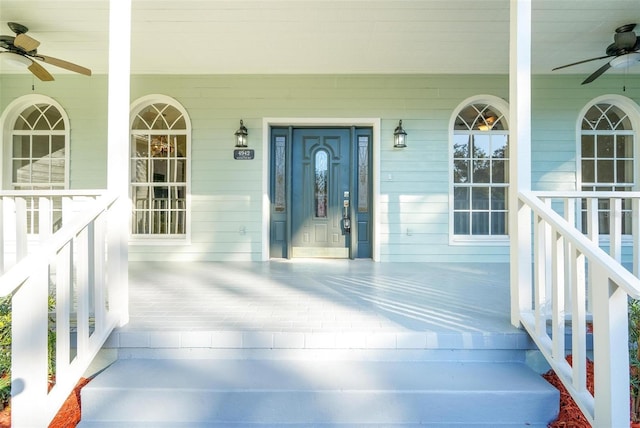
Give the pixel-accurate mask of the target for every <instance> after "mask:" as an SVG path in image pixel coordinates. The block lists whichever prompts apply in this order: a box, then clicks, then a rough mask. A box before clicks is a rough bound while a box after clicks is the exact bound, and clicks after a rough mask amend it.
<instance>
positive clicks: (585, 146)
mask: <svg viewBox="0 0 640 428" xmlns="http://www.w3.org/2000/svg"><path fill="white" fill-rule="evenodd" d="M595 144H596V143H595V137H594V136H593V135H583V136H582V146H581V150H582V157H583V158H592V157H594V156H595V153H596V150H595Z"/></svg>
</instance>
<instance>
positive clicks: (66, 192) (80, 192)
mask: <svg viewBox="0 0 640 428" xmlns="http://www.w3.org/2000/svg"><path fill="white" fill-rule="evenodd" d="M105 193H106V190H104V189H54V190H50V189H42V190H38V189H31V190H0V197H3V196H100V195H103V194H105Z"/></svg>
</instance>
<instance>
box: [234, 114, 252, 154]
mask: <svg viewBox="0 0 640 428" xmlns="http://www.w3.org/2000/svg"><path fill="white" fill-rule="evenodd" d="M247 135H249V133H248V132H247V128H246V127H245V126H244V123H242V119H240V128H238V130H237V131H236V133H235V136H236V147H247Z"/></svg>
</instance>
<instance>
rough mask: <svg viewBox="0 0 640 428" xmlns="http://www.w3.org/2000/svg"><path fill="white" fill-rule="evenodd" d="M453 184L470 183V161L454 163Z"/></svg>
mask: <svg viewBox="0 0 640 428" xmlns="http://www.w3.org/2000/svg"><path fill="white" fill-rule="evenodd" d="M453 182H454V183H469V182H470V181H469V161H460V160H456V161H453Z"/></svg>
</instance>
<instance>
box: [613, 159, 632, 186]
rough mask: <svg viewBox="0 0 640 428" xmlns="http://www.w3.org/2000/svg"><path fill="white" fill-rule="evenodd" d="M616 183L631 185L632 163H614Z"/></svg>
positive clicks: (628, 161)
mask: <svg viewBox="0 0 640 428" xmlns="http://www.w3.org/2000/svg"><path fill="white" fill-rule="evenodd" d="M616 168H617V171H616V181H617V182H618V183H629V184H633V161H632V160H624V161H617V162H616Z"/></svg>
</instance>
